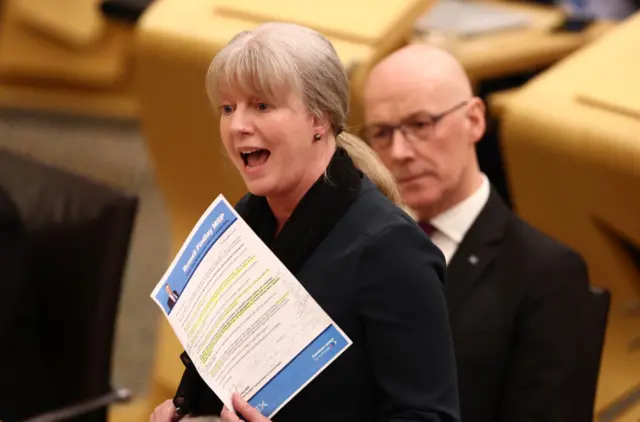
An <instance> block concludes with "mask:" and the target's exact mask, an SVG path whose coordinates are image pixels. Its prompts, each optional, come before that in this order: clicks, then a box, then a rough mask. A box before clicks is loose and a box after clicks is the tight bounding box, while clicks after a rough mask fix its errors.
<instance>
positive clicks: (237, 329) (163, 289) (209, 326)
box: [151, 195, 351, 417]
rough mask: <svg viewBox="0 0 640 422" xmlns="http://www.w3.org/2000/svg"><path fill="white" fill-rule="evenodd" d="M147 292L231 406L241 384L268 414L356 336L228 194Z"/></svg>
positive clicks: (246, 395) (246, 394) (205, 376)
mask: <svg viewBox="0 0 640 422" xmlns="http://www.w3.org/2000/svg"><path fill="white" fill-rule="evenodd" d="M151 298H152V299H153V300H154V301H155V302H156V303H157V304H158V306H159V307H160V308H161V309H162V311H163V313H164V314H165V316H166V317H167V319H168V321H169V323H170V324H171V326H172V328H173V330H174V331H175V333H176V336H177V337H178V339H179V340H180V342H181V343H182V346H183V347H184V349H185V350H186V352H187V353H188V355H189V357H190V358H191V360H192V361H193V363H194V365H195V367H196V369H197V370H198V372H199V374H200V376H201V377H202V379H203V380H204V381H205V382H206V383H207V385H208V386H209V387H210V388H211V389H212V390H213V392H214V393H215V394H216V395H217V396H218V397H219V398H220V400H222V402H223V403H224V404H225V405H226V406H227V407H228V408H229V409H233V407H232V405H231V395H232V393H233V392H238V393H240V394H241V395H242V397H244V398H245V399H246V400H247V401H248V402H249V403H250V404H251V405H252V406H254V407H255V408H256V409H258V410H259V411H260V412H261V413H262V414H263V415H265V416H267V417H272V416H273V415H274V414H275V413H276V412H277V411H279V410H280V409H281V408H282V407H283V406H284V405H285V404H286V403H287V402H288V401H289V400H291V399H292V398H293V397H294V396H295V395H296V394H297V393H298V392H299V391H300V390H302V388H304V387H305V385H307V384H308V383H309V382H310V381H311V380H313V378H315V377H316V376H317V375H318V374H319V373H320V372H322V370H323V369H324V368H326V367H327V366H328V365H329V364H330V363H331V362H332V361H333V360H334V359H336V358H337V357H338V356H339V355H340V354H341V353H342V352H344V351H345V350H346V349H347V348H348V347H349V346H350V345H351V340H350V339H349V338H348V337H347V336H346V335H345V334H344V333H343V332H342V331H341V330H340V328H339V327H338V326H336V324H335V323H334V322H333V321H332V319H331V318H330V317H329V316H328V315H327V314H326V313H325V312H324V311H323V309H322V308H321V307H320V306H319V305H318V304H317V303H316V302H315V300H314V299H313V298H312V297H311V296H310V295H309V294H308V292H307V291H306V290H305V289H304V287H303V286H302V285H301V284H300V282H299V281H298V280H297V279H296V278H295V277H294V276H293V274H291V272H290V271H289V270H287V268H286V267H285V266H284V264H282V262H280V260H279V259H278V258H277V257H276V256H275V255H274V254H273V253H272V252H271V250H270V249H269V248H268V247H267V246H266V245H265V244H264V243H263V242H262V241H261V240H260V238H259V237H258V236H257V235H256V234H255V233H254V232H253V230H252V229H251V228H250V227H249V226H248V225H247V223H246V222H245V221H244V220H243V219H242V218H241V217H240V216H239V215H238V214H237V212H236V211H235V210H234V208H233V207H232V206H231V205H229V203H228V202H227V200H226V199H225V198H224V196H222V195H220V196H218V198H216V200H215V201H214V202H213V203H212V204H211V205H210V206H209V208H208V209H207V211H206V212H205V213H204V215H203V216H202V217H201V218H200V220H199V221H198V223H197V224H196V226H195V227H194V228H193V230H192V231H191V233H190V234H189V237H188V238H187V240H186V241H185V242H184V244H183V245H182V248H181V249H180V252H178V254H177V256H176V257H175V259H174V260H173V262H172V263H171V265H170V266H169V268H168V269H167V271H166V273H165V274H164V276H163V277H162V279H161V280H160V282H159V283H158V285H157V286H156V287H155V289H154V290H153V292H152V294H151ZM177 359H178V356H176V360H177Z"/></svg>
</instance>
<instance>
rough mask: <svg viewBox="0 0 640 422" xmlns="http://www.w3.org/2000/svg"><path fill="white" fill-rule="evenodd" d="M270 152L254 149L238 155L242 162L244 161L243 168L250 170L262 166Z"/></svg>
mask: <svg viewBox="0 0 640 422" xmlns="http://www.w3.org/2000/svg"><path fill="white" fill-rule="evenodd" d="M270 155H271V152H269V150H266V149H262V148H256V149H253V150H250V151H243V152H241V153H240V157H241V158H242V161H244V165H245V167H248V168H252V167H258V166H261V165H263V164H264V163H266V162H267V160H268V159H269V156H270Z"/></svg>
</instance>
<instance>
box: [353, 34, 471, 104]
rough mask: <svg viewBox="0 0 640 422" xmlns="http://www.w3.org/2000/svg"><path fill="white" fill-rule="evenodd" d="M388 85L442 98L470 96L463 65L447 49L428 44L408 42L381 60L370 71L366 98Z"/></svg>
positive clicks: (467, 79) (469, 85)
mask: <svg viewBox="0 0 640 422" xmlns="http://www.w3.org/2000/svg"><path fill="white" fill-rule="evenodd" d="M390 84H394V85H396V87H398V88H400V87H401V86H400V85H406V86H409V87H410V89H411V90H412V91H414V90H415V89H420V88H422V89H424V91H425V92H424V94H431V95H437V96H441V97H443V98H442V100H443V101H444V100H447V99H454V101H456V100H458V99H468V98H471V96H472V95H473V93H472V89H471V83H470V82H469V78H468V77H467V74H466V72H465V70H464V69H463V67H462V66H461V65H460V63H459V62H458V60H457V59H456V58H455V57H454V56H452V55H451V54H450V53H449V52H447V51H445V50H442V49H440V48H437V47H433V46H430V45H427V44H410V45H408V46H406V47H404V48H401V49H399V50H397V51H395V52H394V53H392V54H390V55H389V56H387V57H386V58H384V59H383V60H382V61H380V62H379V63H378V64H377V65H376V66H375V67H374V68H373V70H372V71H371V73H370V74H369V77H368V80H367V84H366V88H365V97H369V96H374V97H375V96H376V95H378V94H380V92H379V91H380V90H381V89H380V88H384V87H388V86H389V85H390Z"/></svg>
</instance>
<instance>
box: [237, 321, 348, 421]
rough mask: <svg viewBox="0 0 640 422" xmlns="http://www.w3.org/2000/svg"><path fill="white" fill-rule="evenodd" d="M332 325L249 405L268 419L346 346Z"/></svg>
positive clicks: (266, 385)
mask: <svg viewBox="0 0 640 422" xmlns="http://www.w3.org/2000/svg"><path fill="white" fill-rule="evenodd" d="M348 344H349V343H348V341H347V339H346V338H345V337H344V336H343V335H342V333H341V332H340V331H338V329H336V327H335V326H334V325H330V326H329V327H327V328H326V329H325V330H324V331H323V332H322V334H320V335H319V336H318V337H316V338H315V340H313V341H312V342H311V343H309V345H308V346H307V347H305V348H304V350H302V352H300V353H299V354H298V355H297V356H296V357H295V358H293V360H291V362H289V363H288V364H287V365H286V366H285V367H284V368H282V369H281V370H280V372H278V373H277V374H276V375H275V376H274V377H273V378H272V379H271V380H270V381H269V382H268V383H267V384H265V385H264V387H262V388H261V389H260V391H258V392H257V393H256V394H254V395H253V397H251V399H250V400H249V404H251V406H253V407H254V408H256V409H258V410H259V411H260V413H262V414H263V415H265V416H267V417H269V416H271V415H273V413H274V412H275V411H276V410H278V409H279V408H280V407H281V406H282V404H283V403H285V402H286V401H288V400H289V398H290V397H291V396H292V395H293V394H295V393H296V392H297V391H298V390H299V389H300V388H301V387H302V386H303V385H305V384H306V383H307V382H308V381H309V380H310V379H312V378H313V377H314V376H315V375H316V374H318V373H319V372H321V371H322V370H323V369H324V368H325V366H326V365H327V364H328V363H329V362H330V361H331V359H333V358H334V357H335V356H336V355H338V354H339V353H340V352H341V351H343V350H344V349H345V348H346V347H347V346H348Z"/></svg>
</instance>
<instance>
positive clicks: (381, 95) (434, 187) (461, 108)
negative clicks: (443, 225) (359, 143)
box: [364, 44, 485, 218]
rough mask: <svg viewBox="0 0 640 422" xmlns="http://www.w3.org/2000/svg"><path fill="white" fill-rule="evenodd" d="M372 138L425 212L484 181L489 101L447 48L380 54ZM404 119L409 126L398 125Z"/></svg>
mask: <svg viewBox="0 0 640 422" xmlns="http://www.w3.org/2000/svg"><path fill="white" fill-rule="evenodd" d="M364 105H365V121H366V128H365V132H364V134H365V135H364V136H365V139H366V140H367V141H368V142H369V144H370V145H371V146H372V147H373V148H374V150H376V152H377V153H378V155H379V156H380V158H381V159H382V161H383V162H384V163H385V165H386V166H387V167H388V168H389V170H391V172H392V173H393V174H394V176H395V177H396V179H398V182H399V184H400V188H401V191H402V194H403V197H404V200H405V202H406V203H407V204H408V205H409V206H410V207H412V208H413V209H414V210H416V211H417V213H418V214H420V215H422V217H424V218H431V217H433V216H434V215H435V214H438V213H440V212H442V211H443V210H445V209H448V208H450V207H451V206H453V205H455V204H456V203H458V202H460V201H461V200H463V199H464V198H466V196H468V195H470V193H473V191H475V188H476V187H477V185H478V183H479V182H480V181H481V175H480V172H479V169H478V165H477V158H476V154H475V143H476V142H477V141H478V140H479V139H480V138H481V137H482V135H483V134H484V130H485V121H484V104H483V103H482V101H481V100H480V99H478V98H474V97H473V91H472V88H471V83H470V82H469V78H468V77H467V75H466V72H465V71H464V68H463V67H462V65H461V64H460V63H459V62H458V60H456V58H455V57H454V56H452V55H451V54H450V53H448V52H447V51H444V50H442V49H440V48H437V47H433V46H429V45H426V44H411V45H408V46H406V47H404V48H401V49H399V50H397V51H395V52H394V53H392V54H390V55H389V56H388V57H386V58H384V59H383V60H382V61H380V62H379V63H378V64H377V65H376V66H375V67H374V68H373V69H372V70H371V72H370V74H369V76H368V79H367V83H366V85H365V91H364ZM399 124H404V126H403V128H404V131H401V130H392V128H393V127H397V125H399Z"/></svg>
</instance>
